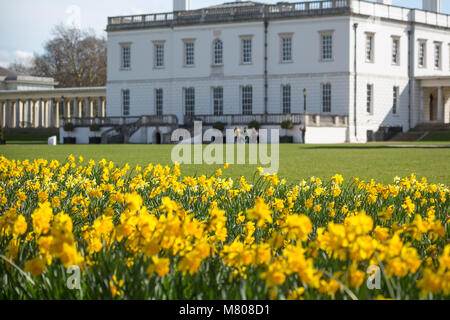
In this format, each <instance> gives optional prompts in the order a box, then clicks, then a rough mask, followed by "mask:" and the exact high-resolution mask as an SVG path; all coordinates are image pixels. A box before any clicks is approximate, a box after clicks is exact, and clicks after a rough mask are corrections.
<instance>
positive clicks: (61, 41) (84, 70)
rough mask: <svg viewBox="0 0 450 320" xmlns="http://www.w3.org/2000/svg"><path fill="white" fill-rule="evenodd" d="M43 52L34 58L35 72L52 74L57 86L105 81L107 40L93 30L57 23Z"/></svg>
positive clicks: (88, 85) (35, 73) (83, 84)
mask: <svg viewBox="0 0 450 320" xmlns="http://www.w3.org/2000/svg"><path fill="white" fill-rule="evenodd" d="M52 33H53V38H52V39H51V40H49V41H48V42H47V43H46V44H45V46H44V49H45V52H44V54H42V55H36V57H35V58H34V60H33V62H32V65H33V66H32V72H31V73H32V75H35V76H42V77H51V78H54V79H55V81H56V82H58V83H59V84H58V87H61V88H67V87H97V86H104V85H105V84H106V40H105V38H98V37H96V35H95V33H94V32H93V31H92V30H88V31H83V30H80V29H76V28H68V27H65V26H64V25H57V26H55V28H54V29H53V32H52Z"/></svg>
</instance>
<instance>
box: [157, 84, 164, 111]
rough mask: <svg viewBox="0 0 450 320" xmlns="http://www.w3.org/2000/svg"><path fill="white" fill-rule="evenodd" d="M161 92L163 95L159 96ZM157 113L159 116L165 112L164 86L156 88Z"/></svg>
mask: <svg viewBox="0 0 450 320" xmlns="http://www.w3.org/2000/svg"><path fill="white" fill-rule="evenodd" d="M159 93H161V96H159ZM159 98H160V99H159ZM155 114H156V115H157V116H162V115H163V114H164V89H163V88H156V89H155Z"/></svg>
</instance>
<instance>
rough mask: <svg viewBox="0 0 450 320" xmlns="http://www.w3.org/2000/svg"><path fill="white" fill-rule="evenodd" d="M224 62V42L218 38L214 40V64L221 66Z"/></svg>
mask: <svg viewBox="0 0 450 320" xmlns="http://www.w3.org/2000/svg"><path fill="white" fill-rule="evenodd" d="M222 64H223V42H222V40H219V39H217V40H216V41H214V65H216V66H219V65H222Z"/></svg>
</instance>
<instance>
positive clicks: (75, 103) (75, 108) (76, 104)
mask: <svg viewBox="0 0 450 320" xmlns="http://www.w3.org/2000/svg"><path fill="white" fill-rule="evenodd" d="M79 107H80V106H79V101H78V99H77V98H73V117H74V118H78V114H79V112H78V111H79V110H78V109H79Z"/></svg>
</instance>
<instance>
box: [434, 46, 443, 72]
mask: <svg viewBox="0 0 450 320" xmlns="http://www.w3.org/2000/svg"><path fill="white" fill-rule="evenodd" d="M438 48H439V50H436V49H438ZM437 53H439V61H438V64H439V65H438V66H436V54H437ZM433 66H434V70H442V41H435V42H434V51H433Z"/></svg>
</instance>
